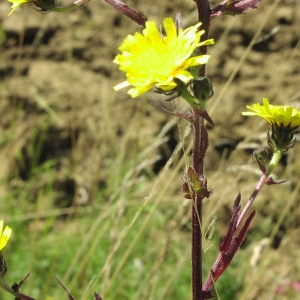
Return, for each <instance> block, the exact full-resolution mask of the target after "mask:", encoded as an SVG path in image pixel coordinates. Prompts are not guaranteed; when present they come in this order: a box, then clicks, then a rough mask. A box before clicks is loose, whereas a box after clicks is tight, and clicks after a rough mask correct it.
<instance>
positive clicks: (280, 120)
mask: <svg viewBox="0 0 300 300" xmlns="http://www.w3.org/2000/svg"><path fill="white" fill-rule="evenodd" d="M263 103H264V104H263V105H262V106H261V105H260V104H259V103H257V104H253V105H250V106H247V109H248V110H249V111H247V112H242V115H243V116H259V117H261V118H263V119H265V120H266V121H267V122H268V123H269V124H270V125H271V126H272V125H274V124H277V125H278V126H280V124H282V125H283V126H284V127H287V126H290V128H295V127H298V126H299V125H300V112H299V111H298V110H297V109H296V108H293V107H291V106H288V105H271V104H269V101H268V99H267V98H264V99H263Z"/></svg>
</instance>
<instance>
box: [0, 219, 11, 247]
mask: <svg viewBox="0 0 300 300" xmlns="http://www.w3.org/2000/svg"><path fill="white" fill-rule="evenodd" d="M11 233H12V229H11V228H10V227H8V226H6V227H5V229H4V231H3V220H1V221H0V251H1V250H2V249H3V248H4V247H5V246H6V244H7V241H8V240H9V238H10V235H11Z"/></svg>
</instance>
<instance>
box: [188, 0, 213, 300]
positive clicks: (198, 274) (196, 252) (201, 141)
mask: <svg viewBox="0 0 300 300" xmlns="http://www.w3.org/2000/svg"><path fill="white" fill-rule="evenodd" d="M194 1H195V2H196V5H197V9H198V16H199V22H202V26H201V29H204V30H205V33H204V35H203V40H206V39H208V36H209V27H210V12H211V11H210V7H209V2H208V0H194ZM199 51H200V52H201V53H202V54H206V52H207V47H206V46H204V47H201V48H200V49H199ZM205 73H206V69H205V65H203V67H202V68H201V69H200V70H199V76H200V77H205ZM193 115H194V121H193V168H194V170H195V172H196V173H197V175H198V176H201V175H203V160H204V156H205V152H206V149H207V147H208V137H207V131H206V128H205V126H204V119H203V118H202V117H200V116H199V114H198V113H197V111H196V110H194V111H193ZM202 200H203V199H201V198H199V197H197V196H196V195H195V196H194V197H193V199H192V201H193V202H192V220H191V226H192V233H191V235H192V236H191V243H192V296H193V297H192V299H193V300H203V296H202V232H201V225H202Z"/></svg>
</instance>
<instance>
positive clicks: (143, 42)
mask: <svg viewBox="0 0 300 300" xmlns="http://www.w3.org/2000/svg"><path fill="white" fill-rule="evenodd" d="M200 25H201V23H198V24H197V25H195V26H192V27H190V28H187V29H185V30H184V31H183V30H182V29H180V30H179V32H178V33H177V30H176V26H175V24H174V21H173V20H172V19H171V18H165V19H164V28H165V31H166V36H162V34H161V32H160V31H159V30H158V28H157V26H156V24H155V23H154V22H152V21H148V22H146V28H145V29H144V30H143V34H140V33H135V34H134V35H133V36H132V35H128V36H127V37H126V38H125V40H124V41H123V43H122V45H121V46H120V47H119V50H120V51H121V52H122V54H118V55H117V56H116V58H115V59H114V61H113V62H114V63H116V64H119V65H120V70H121V71H124V72H125V73H126V77H127V80H126V81H124V82H122V83H120V84H118V85H117V86H115V87H114V89H115V90H120V89H122V88H124V87H127V86H130V85H132V86H133V87H134V88H132V89H130V90H129V91H128V94H129V95H130V96H131V97H132V98H135V97H137V96H139V95H141V94H143V93H145V92H147V91H148V90H150V89H151V88H152V87H153V86H155V87H157V88H159V89H161V90H163V91H166V92H167V91H171V90H173V89H174V88H176V86H177V83H176V81H177V80H180V81H181V82H183V83H184V84H188V83H189V82H190V81H191V80H192V79H194V76H193V75H192V73H191V71H190V70H189V68H191V67H195V66H199V65H202V64H206V63H207V61H208V59H209V55H199V56H193V53H194V50H195V49H196V48H198V47H200V46H203V45H211V44H213V43H214V41H213V40H212V39H210V40H206V41H204V42H200V37H201V35H203V33H204V30H202V31H198V28H199V27H200ZM177 82H178V81H177Z"/></svg>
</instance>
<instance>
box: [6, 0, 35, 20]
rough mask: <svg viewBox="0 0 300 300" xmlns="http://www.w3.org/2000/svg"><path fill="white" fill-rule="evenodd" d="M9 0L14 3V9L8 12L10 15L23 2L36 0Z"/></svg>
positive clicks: (12, 7)
mask: <svg viewBox="0 0 300 300" xmlns="http://www.w3.org/2000/svg"><path fill="white" fill-rule="evenodd" d="M8 1H9V2H12V3H13V5H12V6H11V9H12V10H11V12H10V13H9V14H8V15H9V16H10V15H11V14H12V13H13V12H14V11H15V10H16V9H17V8H18V7H19V6H21V5H22V4H26V3H31V2H34V0H8Z"/></svg>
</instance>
